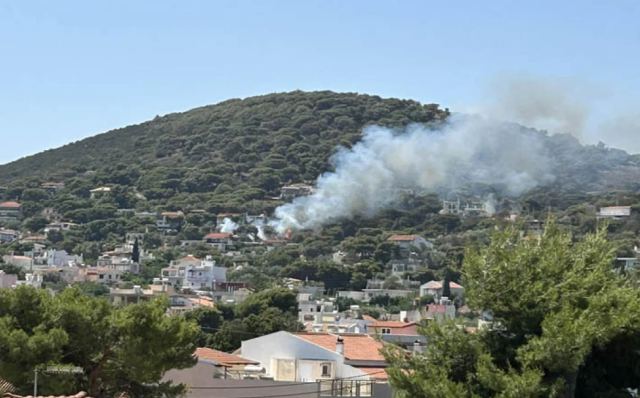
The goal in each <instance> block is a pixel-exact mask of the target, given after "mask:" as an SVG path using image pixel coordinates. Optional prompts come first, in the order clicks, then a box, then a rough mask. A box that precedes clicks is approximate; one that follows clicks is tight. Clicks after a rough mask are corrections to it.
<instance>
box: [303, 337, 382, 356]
mask: <svg viewBox="0 0 640 398" xmlns="http://www.w3.org/2000/svg"><path fill="white" fill-rule="evenodd" d="M294 335H295V336H296V337H299V338H301V339H303V340H306V341H308V342H310V343H313V344H315V345H318V346H320V347H322V348H325V349H327V350H329V351H333V352H335V351H336V342H337V340H338V337H339V336H340V337H342V339H343V342H344V357H345V359H348V360H353V361H384V357H383V356H382V354H381V353H380V350H381V349H382V343H381V342H379V341H377V340H376V339H374V338H373V337H371V336H369V335H366V334H340V335H339V336H338V335H337V334H331V333H294Z"/></svg>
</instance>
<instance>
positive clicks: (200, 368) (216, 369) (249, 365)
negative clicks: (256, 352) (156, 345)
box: [163, 347, 272, 397]
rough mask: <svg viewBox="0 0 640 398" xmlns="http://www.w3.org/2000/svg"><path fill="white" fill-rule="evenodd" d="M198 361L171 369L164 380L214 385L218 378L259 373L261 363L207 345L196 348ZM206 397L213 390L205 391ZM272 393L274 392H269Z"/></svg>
mask: <svg viewBox="0 0 640 398" xmlns="http://www.w3.org/2000/svg"><path fill="white" fill-rule="evenodd" d="M193 355H194V356H195V357H196V358H197V360H198V362H197V363H196V364H195V365H194V366H192V367H190V368H187V369H172V370H169V371H168V372H167V373H166V374H165V375H164V377H163V381H172V382H174V383H181V384H184V385H185V386H186V387H187V390H188V389H189V387H206V386H210V385H211V386H213V384H212V381H214V380H216V379H218V380H220V379H226V380H242V379H245V378H246V377H247V376H251V375H254V374H259V372H256V371H255V369H256V368H258V366H257V365H259V364H260V363H259V362H257V361H253V360H250V359H247V358H243V357H241V356H239V355H234V354H228V353H226V352H222V351H218V350H214V349H211V348H206V347H199V348H196V351H195V352H194V354H193ZM205 392H206V394H207V395H203V396H206V397H210V396H211V392H210V391H209V392H207V391H205ZM269 395H272V394H269Z"/></svg>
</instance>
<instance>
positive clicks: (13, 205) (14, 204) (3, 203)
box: [0, 201, 22, 209]
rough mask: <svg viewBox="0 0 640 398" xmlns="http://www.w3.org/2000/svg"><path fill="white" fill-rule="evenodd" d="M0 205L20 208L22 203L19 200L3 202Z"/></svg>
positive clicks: (8, 207) (7, 207)
mask: <svg viewBox="0 0 640 398" xmlns="http://www.w3.org/2000/svg"><path fill="white" fill-rule="evenodd" d="M0 207H4V208H6V209H19V208H21V207H22V205H21V204H20V203H18V202H13V201H11V202H2V203H0Z"/></svg>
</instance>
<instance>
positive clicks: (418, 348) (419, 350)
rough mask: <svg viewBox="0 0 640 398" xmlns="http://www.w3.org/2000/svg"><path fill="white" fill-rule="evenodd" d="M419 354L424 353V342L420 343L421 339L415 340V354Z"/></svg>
mask: <svg viewBox="0 0 640 398" xmlns="http://www.w3.org/2000/svg"><path fill="white" fill-rule="evenodd" d="M418 354H422V343H420V340H416V341H414V342H413V355H418Z"/></svg>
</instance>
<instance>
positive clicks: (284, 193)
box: [280, 183, 314, 200]
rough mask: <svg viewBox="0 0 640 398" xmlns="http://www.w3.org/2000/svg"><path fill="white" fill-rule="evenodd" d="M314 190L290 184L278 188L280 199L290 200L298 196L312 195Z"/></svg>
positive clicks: (302, 185)
mask: <svg viewBox="0 0 640 398" xmlns="http://www.w3.org/2000/svg"><path fill="white" fill-rule="evenodd" d="M313 192H314V188H313V187H312V186H311V185H307V184H301V183H298V184H291V185H285V186H283V187H282V188H280V199H282V200H291V199H294V198H297V197H299V196H308V195H311V194H313Z"/></svg>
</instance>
